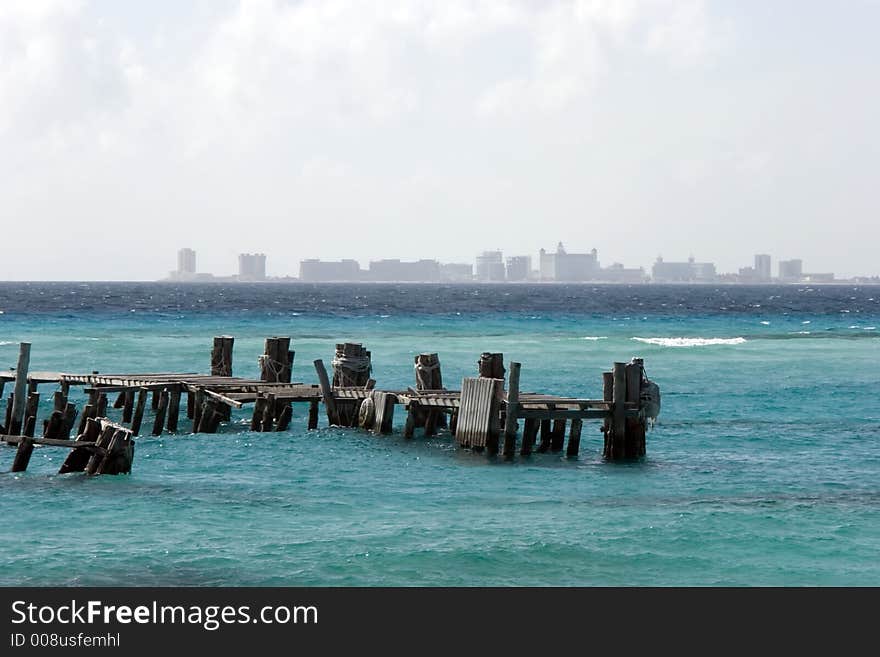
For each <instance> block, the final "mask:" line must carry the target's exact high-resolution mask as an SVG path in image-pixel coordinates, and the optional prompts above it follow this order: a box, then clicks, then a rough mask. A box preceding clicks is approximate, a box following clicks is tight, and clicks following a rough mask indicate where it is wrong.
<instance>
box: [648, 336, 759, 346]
mask: <svg viewBox="0 0 880 657" xmlns="http://www.w3.org/2000/svg"><path fill="white" fill-rule="evenodd" d="M633 340H636V341H638V342H644V343H645V344H655V345H658V346H660V347H710V346H714V345H734V344H743V343H744V342H745V341H746V339H745V338H633Z"/></svg>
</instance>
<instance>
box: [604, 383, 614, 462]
mask: <svg viewBox="0 0 880 657" xmlns="http://www.w3.org/2000/svg"><path fill="white" fill-rule="evenodd" d="M613 397H614V372H602V399H603V400H604V401H607V402H610V401H612V398H613ZM609 407H610V404H609ZM602 433H603V434H604V435H605V444H604V446H603V447H602V455H603V456H604V457H605V458H607V459H610V458H611V444H612V440H611V438H612V436H611V416H610V415H609V416H606V417H605V420H604V422H603V425H602Z"/></svg>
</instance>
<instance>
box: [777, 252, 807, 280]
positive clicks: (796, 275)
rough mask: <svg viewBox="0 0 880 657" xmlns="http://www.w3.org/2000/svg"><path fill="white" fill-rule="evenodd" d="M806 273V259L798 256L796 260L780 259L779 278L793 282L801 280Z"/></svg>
mask: <svg viewBox="0 0 880 657" xmlns="http://www.w3.org/2000/svg"><path fill="white" fill-rule="evenodd" d="M803 275H804V261H803V260H800V259H798V258H795V259H794V260H780V261H779V280H780V281H783V282H787V283H793V282H797V281H799V280H801V278H802V277H803Z"/></svg>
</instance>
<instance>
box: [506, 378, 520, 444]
mask: <svg viewBox="0 0 880 657" xmlns="http://www.w3.org/2000/svg"><path fill="white" fill-rule="evenodd" d="M519 370H520V363H517V362H511V363H510V375H509V377H508V382H507V404H506V409H507V412H506V415H505V419H504V456H505V458H513V456H514V454H515V453H516V419H517V413H518V412H519Z"/></svg>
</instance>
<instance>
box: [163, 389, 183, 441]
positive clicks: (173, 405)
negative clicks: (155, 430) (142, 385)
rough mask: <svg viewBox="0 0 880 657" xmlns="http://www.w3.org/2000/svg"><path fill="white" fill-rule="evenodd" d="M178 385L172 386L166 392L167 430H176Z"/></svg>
mask: <svg viewBox="0 0 880 657" xmlns="http://www.w3.org/2000/svg"><path fill="white" fill-rule="evenodd" d="M180 394H181V390H180V386H174V387H173V388H172V389H171V390H170V391H169V393H168V395H169V396H168V423H167V425H166V428H167V429H168V431H170V432H172V433H175V432H177V423H178V421H179V419H180Z"/></svg>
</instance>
